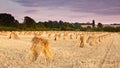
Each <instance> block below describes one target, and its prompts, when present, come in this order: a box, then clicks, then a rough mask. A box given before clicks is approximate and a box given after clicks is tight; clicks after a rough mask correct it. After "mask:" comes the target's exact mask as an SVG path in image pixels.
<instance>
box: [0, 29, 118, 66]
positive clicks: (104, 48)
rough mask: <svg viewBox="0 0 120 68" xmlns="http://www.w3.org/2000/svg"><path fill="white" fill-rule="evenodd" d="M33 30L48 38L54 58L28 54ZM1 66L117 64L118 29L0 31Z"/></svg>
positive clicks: (33, 33) (33, 34) (34, 32)
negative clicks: (32, 59)
mask: <svg viewBox="0 0 120 68" xmlns="http://www.w3.org/2000/svg"><path fill="white" fill-rule="evenodd" d="M12 33H15V35H16V36H14V35H12ZM35 34H37V35H40V36H41V37H43V38H45V39H47V40H48V42H49V46H50V50H51V52H52V53H53V55H54V59H53V60H45V58H44V56H42V55H39V56H38V58H37V60H36V61H33V62H31V61H30V60H29V59H28V58H27V56H28V54H29V51H30V47H31V46H32V41H31V40H32V38H33V37H34V36H35ZM10 36H11V37H10ZM16 37H17V38H16ZM81 38H82V40H83V43H82V44H81V42H82V40H81ZM0 68H120V33H108V32H77V31H76V32H75V31H14V32H9V31H2V32H0Z"/></svg>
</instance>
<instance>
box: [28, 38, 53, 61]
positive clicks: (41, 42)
mask: <svg viewBox="0 0 120 68" xmlns="http://www.w3.org/2000/svg"><path fill="white" fill-rule="evenodd" d="M41 53H43V54H44V56H45V59H46V60H49V59H50V60H53V54H52V52H51V51H50V48H49V42H48V40H46V39H44V38H41V37H36V36H35V37H34V38H33V39H32V46H31V48H30V55H29V59H30V60H31V61H35V60H37V58H38V56H39V55H40V54H41Z"/></svg>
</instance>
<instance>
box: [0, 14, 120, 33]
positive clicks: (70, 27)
mask: <svg viewBox="0 0 120 68" xmlns="http://www.w3.org/2000/svg"><path fill="white" fill-rule="evenodd" d="M82 25H91V26H87V27H82ZM0 30H1V31H5V30H9V31H12V30H20V31H23V30H25V31H27V30H28V31H39V30H40V31H42V30H45V31H47V30H55V31H109V32H120V27H110V26H107V27H103V24H102V23H98V24H97V26H96V25H95V20H93V21H92V23H79V22H75V23H70V22H64V21H62V20H60V21H52V20H49V21H44V22H42V21H39V22H36V21H35V20H34V19H32V18H31V17H29V16H25V17H24V21H23V22H19V21H18V20H16V19H15V18H14V16H12V15H11V14H8V13H0Z"/></svg>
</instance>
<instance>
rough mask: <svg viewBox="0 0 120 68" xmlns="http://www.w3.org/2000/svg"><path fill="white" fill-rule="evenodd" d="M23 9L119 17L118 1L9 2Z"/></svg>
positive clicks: (30, 0)
mask: <svg viewBox="0 0 120 68" xmlns="http://www.w3.org/2000/svg"><path fill="white" fill-rule="evenodd" d="M11 1H14V2H16V3H19V4H20V5H22V6H25V7H46V8H48V9H60V8H66V9H68V10H70V11H72V12H87V13H95V14H104V15H105V14H106V15H120V0H11Z"/></svg>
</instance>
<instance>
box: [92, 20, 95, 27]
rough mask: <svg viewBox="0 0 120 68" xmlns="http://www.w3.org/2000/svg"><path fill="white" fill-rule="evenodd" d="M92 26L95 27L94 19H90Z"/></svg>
mask: <svg viewBox="0 0 120 68" xmlns="http://www.w3.org/2000/svg"><path fill="white" fill-rule="evenodd" d="M92 27H93V28H95V20H92Z"/></svg>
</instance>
